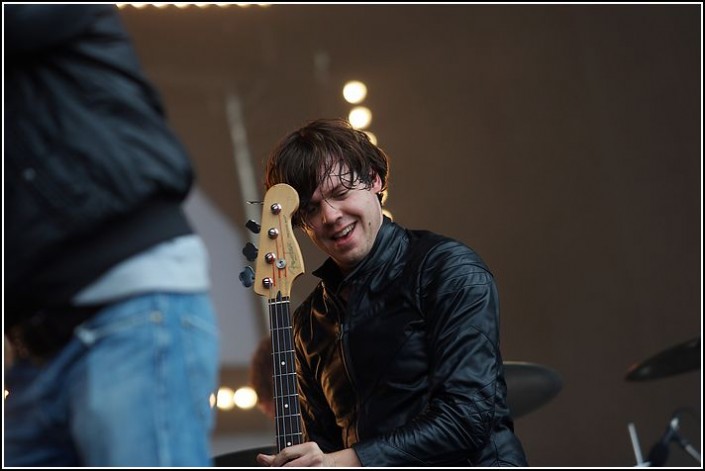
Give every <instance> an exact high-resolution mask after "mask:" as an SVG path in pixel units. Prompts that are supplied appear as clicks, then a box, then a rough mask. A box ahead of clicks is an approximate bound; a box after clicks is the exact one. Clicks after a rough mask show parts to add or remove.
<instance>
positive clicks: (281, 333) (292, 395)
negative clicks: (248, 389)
mask: <svg viewBox="0 0 705 471" xmlns="http://www.w3.org/2000/svg"><path fill="white" fill-rule="evenodd" d="M269 326H270V330H271V334H272V364H273V367H274V368H273V374H272V376H273V380H274V409H275V416H274V420H275V427H276V443H277V453H278V452H280V451H281V450H282V449H284V448H286V447H288V446H291V445H298V444H299V443H302V442H303V430H302V427H301V411H300V409H299V390H298V383H297V379H296V364H295V358H294V338H293V333H292V327H291V314H290V302H289V297H288V296H286V297H282V296H281V293H277V297H276V298H275V299H270V300H269Z"/></svg>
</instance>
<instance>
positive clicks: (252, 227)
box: [245, 219, 262, 234]
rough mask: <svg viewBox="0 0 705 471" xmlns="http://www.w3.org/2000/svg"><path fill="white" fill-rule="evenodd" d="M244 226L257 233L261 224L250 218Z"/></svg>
mask: <svg viewBox="0 0 705 471" xmlns="http://www.w3.org/2000/svg"><path fill="white" fill-rule="evenodd" d="M245 227H246V228H248V229H249V230H251V231H252V232H253V233H254V234H259V230H260V228H261V227H262V226H260V225H259V224H257V223H256V222H255V221H253V220H252V219H250V220H249V221H247V224H245Z"/></svg>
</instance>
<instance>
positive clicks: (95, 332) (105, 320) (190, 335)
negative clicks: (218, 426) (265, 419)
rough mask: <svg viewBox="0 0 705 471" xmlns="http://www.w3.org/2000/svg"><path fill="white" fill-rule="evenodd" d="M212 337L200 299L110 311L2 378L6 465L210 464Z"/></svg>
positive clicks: (129, 304)
mask: <svg viewBox="0 0 705 471" xmlns="http://www.w3.org/2000/svg"><path fill="white" fill-rule="evenodd" d="M218 358H219V349H218V333H217V328H216V321H215V314H214V312H213V308H212V305H211V303H210V299H209V297H208V296H207V295H205V294H181V293H158V294H147V295H142V296H136V297H133V298H129V299H126V300H123V301H120V302H117V303H115V304H112V305H110V306H108V307H106V308H104V309H102V310H101V311H99V312H98V313H97V314H96V316H94V317H93V318H92V319H89V320H88V321H86V322H84V323H83V324H82V325H80V326H79V327H77V328H76V330H75V331H74V335H73V337H72V339H71V341H70V342H69V344H67V345H66V346H65V347H64V348H63V349H62V350H61V351H60V352H59V353H57V354H56V355H55V356H53V357H52V358H50V359H49V360H48V361H47V362H45V363H43V364H41V365H35V364H33V363H31V362H29V361H27V360H18V361H17V362H16V363H15V364H14V365H12V367H11V368H10V370H9V371H8V372H7V375H6V378H5V379H6V382H5V387H6V389H8V390H9V391H10V394H9V396H8V397H7V399H6V400H5V417H4V420H5V443H4V449H5V463H4V464H5V465H6V466H36V467H39V466H90V467H100V466H139V467H148V466H210V465H211V464H212V459H211V456H212V455H211V451H210V433H211V431H212V428H213V425H214V415H215V414H214V410H213V409H212V408H211V407H210V395H211V394H212V393H214V392H215V390H216V387H217V380H218V366H219V365H218V363H219V362H218Z"/></svg>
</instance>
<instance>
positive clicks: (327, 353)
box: [293, 218, 526, 466]
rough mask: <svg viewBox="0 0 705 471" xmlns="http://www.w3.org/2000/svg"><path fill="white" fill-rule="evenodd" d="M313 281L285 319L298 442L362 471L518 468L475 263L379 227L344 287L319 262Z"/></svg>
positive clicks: (488, 288)
mask: <svg viewBox="0 0 705 471" xmlns="http://www.w3.org/2000/svg"><path fill="white" fill-rule="evenodd" d="M314 274H315V275H317V276H319V277H320V278H322V281H321V283H319V285H318V286H317V287H316V289H315V290H314V292H313V293H312V294H311V295H310V296H309V297H308V298H307V299H306V301H304V303H303V304H302V305H301V306H300V307H299V308H298V309H297V310H296V312H295V314H294V317H293V323H294V336H295V343H296V354H297V369H298V376H299V386H300V394H301V410H302V415H303V419H304V425H305V432H306V439H307V440H309V441H315V442H317V443H318V444H319V446H320V447H321V449H322V450H323V451H324V452H330V451H335V450H339V449H342V448H347V447H353V448H354V450H355V452H356V453H357V455H358V458H359V459H360V461H361V463H362V464H363V465H364V466H468V465H477V466H499V465H515V466H525V465H526V458H525V455H524V452H523V450H522V447H521V444H520V442H519V440H518V439H517V437H516V436H515V435H514V432H513V423H512V419H511V417H510V416H509V410H508V408H507V404H506V390H507V388H506V383H505V380H504V376H503V371H502V358H501V354H500V350H499V325H498V323H499V317H498V312H499V307H498V295H497V290H496V287H495V283H494V280H493V277H492V275H491V273H490V272H489V271H488V269H487V267H486V266H485V264H484V263H483V262H482V260H481V259H480V258H479V257H478V256H477V254H475V252H473V251H472V250H471V249H469V248H468V247H466V246H465V245H463V244H461V243H459V242H456V241H454V240H451V239H448V238H445V237H442V236H438V235H435V234H433V233H430V232H425V231H424V232H422V231H409V230H406V229H404V228H402V227H400V226H399V225H397V224H395V223H393V222H391V221H390V220H389V219H387V218H385V220H384V223H383V224H382V227H381V229H380V231H379V234H378V235H377V239H376V241H375V244H374V247H373V248H372V251H371V253H370V255H369V256H368V257H367V258H366V259H365V260H364V261H363V262H362V263H361V264H360V265H359V266H357V267H356V268H355V270H354V271H353V272H352V273H350V274H349V275H348V276H347V277H345V278H342V276H341V274H340V272H339V271H338V269H337V267H336V266H335V264H334V263H333V262H332V261H331V260H330V259H329V260H328V261H327V262H326V263H325V264H324V265H323V266H322V267H321V268H319V269H318V270H317V271H315V272H314ZM341 293H346V294H347V302H346V301H345V300H344V297H343V296H341Z"/></svg>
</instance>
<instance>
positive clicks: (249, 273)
mask: <svg viewBox="0 0 705 471" xmlns="http://www.w3.org/2000/svg"><path fill="white" fill-rule="evenodd" d="M240 281H241V282H242V285H243V286H244V287H245V288H249V287H250V286H252V285H253V284H255V271H254V270H253V269H252V267H251V266H246V267H245V268H244V269H243V270H242V271H241V272H240Z"/></svg>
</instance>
